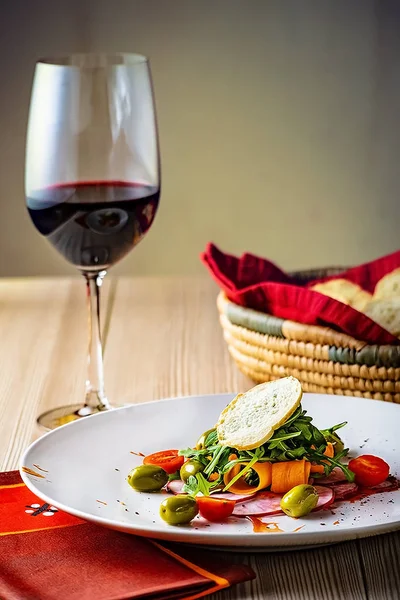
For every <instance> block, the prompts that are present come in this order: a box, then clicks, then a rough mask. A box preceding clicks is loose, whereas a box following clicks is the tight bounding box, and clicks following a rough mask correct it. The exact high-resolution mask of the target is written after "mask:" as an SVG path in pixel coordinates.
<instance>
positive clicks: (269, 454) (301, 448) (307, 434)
mask: <svg viewBox="0 0 400 600" xmlns="http://www.w3.org/2000/svg"><path fill="white" fill-rule="evenodd" d="M346 424H347V423H346V422H344V423H339V424H338V425H334V426H333V427H330V428H329V429H324V430H320V429H318V428H317V427H315V425H313V423H312V417H309V416H308V415H307V414H306V411H305V410H303V408H302V407H301V406H299V407H298V408H297V409H296V410H295V412H294V413H293V415H292V416H291V417H290V418H289V419H288V420H287V421H286V422H285V423H284V424H283V425H282V426H281V427H279V429H277V430H276V431H275V432H274V435H273V436H272V437H271V438H270V439H269V440H268V441H267V442H265V444H263V445H262V446H260V447H259V448H255V449H254V450H237V449H235V448H230V447H228V446H221V444H219V442H218V436H217V432H216V430H215V429H213V430H211V431H210V432H209V433H208V435H207V436H206V439H205V440H204V447H203V448H201V449H200V450H197V449H196V448H186V449H183V450H180V451H179V454H180V455H181V456H184V457H185V458H187V459H194V460H196V461H199V462H200V463H201V464H202V465H204V471H203V474H201V473H198V474H197V475H196V477H190V478H189V480H188V482H187V484H186V485H185V488H187V490H186V489H185V488H184V490H185V491H188V493H198V492H201V493H202V494H204V495H208V494H209V493H210V491H211V490H212V489H215V488H216V487H221V484H223V475H224V473H226V472H227V471H229V470H230V469H231V468H232V467H233V466H234V465H236V464H239V463H241V464H243V463H245V466H244V467H243V468H242V469H241V471H240V472H239V473H238V474H237V475H236V476H235V477H234V478H233V479H232V480H231V481H230V482H229V484H228V485H227V486H226V487H225V488H224V490H228V489H229V488H230V487H231V485H233V484H234V483H235V481H237V480H238V479H240V478H241V477H243V476H246V474H248V475H247V477H248V478H249V477H250V475H251V473H252V466H253V465H254V464H255V463H256V462H280V461H289V460H301V459H303V458H304V459H307V460H309V461H311V462H314V463H317V464H319V465H322V466H323V467H324V475H323V476H329V475H330V473H331V472H332V470H333V469H334V468H335V467H339V468H340V469H342V471H343V473H344V475H345V476H346V479H347V480H348V481H354V473H353V472H352V471H350V469H348V467H347V466H346V465H344V464H343V463H342V462H341V460H342V459H343V458H344V457H345V456H347V454H348V452H349V450H348V448H344V444H343V443H342V441H341V439H340V437H339V436H338V435H337V433H336V431H337V430H338V429H340V428H342V427H344V426H345V425H346ZM328 441H330V442H332V443H333V444H334V447H335V456H334V457H333V458H330V457H327V456H325V455H324V452H325V450H326V448H327V443H328ZM212 473H217V475H218V479H216V480H215V481H213V482H209V481H207V478H208V477H209V476H210V475H211V474H212ZM317 477H318V475H317ZM250 480H251V479H250ZM189 489H190V490H192V491H191V492H189Z"/></svg>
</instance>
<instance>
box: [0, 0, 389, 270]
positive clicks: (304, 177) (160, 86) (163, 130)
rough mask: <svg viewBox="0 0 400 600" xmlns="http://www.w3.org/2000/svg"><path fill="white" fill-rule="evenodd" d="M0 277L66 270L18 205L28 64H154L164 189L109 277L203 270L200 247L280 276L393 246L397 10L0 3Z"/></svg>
mask: <svg viewBox="0 0 400 600" xmlns="http://www.w3.org/2000/svg"><path fill="white" fill-rule="evenodd" d="M0 8H1V13H0V124H1V136H0V169H1V172H0V207H1V211H0V275H2V276H6V275H7V276H9V275H11V276H13V275H26V274H31V275H36V274H46V275H47V274H61V273H65V274H72V273H73V272H74V270H73V268H72V267H71V266H69V265H68V264H67V263H66V262H64V260H63V259H62V258H61V257H59V256H58V255H57V253H56V252H55V251H54V250H53V249H52V248H51V247H50V246H49V245H48V244H47V242H46V241H45V240H44V239H43V238H41V237H40V235H39V234H38V233H37V232H36V231H35V230H34V228H33V226H32V225H31V223H30V220H29V217H28V215H27V213H26V211H25V205H24V181H23V177H24V145H25V131H26V123H27V114H28V108H29V97H30V87H31V81H32V74H33V68H34V63H35V60H36V59H37V58H38V57H40V56H42V55H48V54H52V53H60V52H68V51H88V50H101V51H127V52H129V51H131V52H140V53H144V54H147V55H148V56H149V57H150V60H151V64H152V70H153V77H154V84H155V90H156V101H157V107H158V118H159V126H160V136H161V152H162V169H163V189H162V196H161V204H160V210H159V213H158V216H157V218H156V221H155V224H154V226H153V228H152V230H151V231H150V233H149V234H148V236H147V238H146V239H145V240H144V241H143V242H142V243H141V244H140V245H139V246H138V247H137V248H136V249H135V250H134V251H133V252H132V253H131V254H130V255H129V256H128V258H126V259H125V260H124V261H123V262H121V263H120V264H119V265H118V266H116V267H115V268H114V272H115V273H124V274H133V273H135V274H158V273H195V272H203V271H204V268H203V267H202V265H201V264H200V262H199V259H198V255H199V253H200V252H201V251H202V250H203V249H204V247H205V245H206V243H207V242H208V241H211V240H212V241H214V242H215V243H216V244H217V245H220V246H221V247H222V248H223V249H225V250H227V251H230V252H234V253H241V252H243V251H252V252H255V253H259V254H262V255H265V256H268V257H269V258H271V259H272V260H274V261H276V262H277V263H279V264H280V265H282V266H283V267H286V268H303V267H309V266H320V265H326V264H350V263H358V262H361V261H365V260H369V259H372V258H374V257H376V256H379V255H382V254H385V253H388V252H391V251H393V250H396V249H397V248H398V247H399V236H398V229H399V223H400V203H399V192H400V180H399V168H398V162H399V146H400V120H399V111H400V35H399V31H400V4H399V3H398V2H397V1H396V0H393V1H392V0H376V1H375V2H374V1H372V0H248V1H245V0H168V1H162V0H112V1H111V0H80V1H77V0H74V1H71V0H58V1H57V2H54V1H51V0H29V1H28V0H12V1H11V0H9V1H8V2H7V1H6V0H3V1H2V2H1V6H0Z"/></svg>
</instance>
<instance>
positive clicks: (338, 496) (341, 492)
mask: <svg viewBox="0 0 400 600" xmlns="http://www.w3.org/2000/svg"><path fill="white" fill-rule="evenodd" d="M332 489H333V491H334V493H335V500H344V499H345V498H348V497H349V496H354V494H355V493H356V492H357V491H358V485H357V484H356V483H338V484H337V485H335V486H334V487H333V488H332Z"/></svg>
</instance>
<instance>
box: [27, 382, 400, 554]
mask: <svg viewBox="0 0 400 600" xmlns="http://www.w3.org/2000/svg"><path fill="white" fill-rule="evenodd" d="M235 395H236V393H235V392H221V393H209V394H189V395H178V396H167V397H164V398H160V399H155V400H149V401H147V402H140V403H135V404H129V405H124V406H119V407H116V408H114V409H112V411H104V412H101V413H97V414H95V415H90V419H91V421H90V422H93V419H94V418H98V419H99V418H106V417H105V415H107V414H109V413H110V412H112V413H115V412H121V411H135V410H137V409H138V408H139V409H140V407H142V406H147V405H154V404H160V403H163V402H172V401H185V400H187V399H194V398H211V397H218V398H221V397H222V398H224V397H226V399H228V398H232V397H234V396H235ZM316 396H319V397H322V398H325V399H330V400H331V399H332V395H331V394H320V393H318V394H315V393H311V392H305V393H304V395H303V397H306V398H307V397H308V398H313V397H314V398H315V397H316ZM335 396H336V395H335ZM336 398H341V399H343V400H346V401H352V400H356V401H358V402H360V403H364V402H370V401H371V400H370V399H367V398H360V397H358V396H344V395H337V396H336ZM375 402H380V403H382V401H379V400H375ZM385 405H386V406H387V409H388V410H399V409H400V407H399V408H396V409H394V408H393V407H394V406H397V405H396V404H393V403H385ZM389 406H391V408H389ZM86 421H87V419H86V418H85V419H80V420H77V421H73V422H70V423H66V424H65V425H62V426H61V427H58V428H57V429H54V430H52V431H49V432H47V433H45V434H44V435H42V436H41V437H39V438H38V439H36V440H34V441H33V442H32V443H31V444H30V445H29V446H28V447H27V448H26V449H25V451H24V452H23V453H22V455H21V457H20V460H19V463H18V470H19V473H20V476H21V478H22V480H23V482H24V483H25V485H26V486H27V487H28V488H29V489H30V490H31V491H32V492H33V493H34V494H35V495H36V496H38V497H39V498H41V499H42V500H44V501H45V502H48V503H49V504H51V505H53V506H55V507H56V508H58V509H59V510H61V511H64V512H66V513H68V514H70V515H73V516H75V517H77V518H79V519H82V520H83V521H86V522H90V523H95V524H97V525H100V526H103V527H107V528H110V529H115V530H119V531H125V532H127V533H130V534H133V535H138V536H141V537H148V538H153V539H158V540H163V541H175V542H182V543H186V544H200V545H202V546H203V545H205V546H212V547H215V546H220V547H222V546H226V547H228V546H229V547H232V546H235V545H238V544H239V545H241V546H242V547H245V548H248V549H251V548H252V547H254V548H260V547H264V548H265V551H268V550H272V549H273V547H275V548H280V549H287V550H290V549H296V547H299V546H303V547H304V546H307V547H312V546H313V544H314V542H313V541H306V540H308V539H310V538H315V537H316V538H317V539H318V540H320V541H316V543H315V545H321V544H333V543H339V542H342V541H343V542H344V541H349V540H354V539H359V538H364V537H370V536H374V535H379V534H384V533H389V532H394V531H396V530H399V529H400V518H399V519H398V520H396V521H394V522H393V521H391V522H390V523H387V524H385V523H374V524H371V525H368V524H362V525H361V524H357V525H354V526H353V527H352V528H351V529H350V528H347V529H345V530H344V531H343V529H340V528H338V529H336V530H327V531H326V532H316V531H314V532H310V531H307V530H306V531H302V530H301V531H298V532H296V536H294V535H293V532H279V533H278V532H268V533H257V534H254V533H253V532H252V531H249V532H248V533H232V532H231V533H229V534H224V533H221V532H219V531H207V532H198V531H194V530H193V529H189V528H177V527H173V526H169V527H165V525H163V527H162V528H161V527H160V526H158V525H148V524H146V523H144V524H141V525H140V526H138V525H137V524H135V523H126V522H125V521H119V520H116V519H110V518H106V517H102V516H100V515H94V514H91V513H86V512H84V511H82V510H80V509H76V508H74V507H70V506H68V505H65V504H64V503H62V502H59V501H58V500H54V499H53V498H51V496H49V495H47V494H46V493H45V492H42V491H41V490H40V489H38V488H37V487H36V485H35V483H36V482H35V481H34V480H31V479H30V476H29V474H28V473H26V472H24V470H23V467H24V466H25V465H26V464H27V457H28V456H29V454H30V453H31V452H33V451H34V450H35V449H36V447H37V446H40V445H41V444H42V443H43V440H45V439H47V438H48V437H49V436H50V437H51V436H56V435H58V432H59V431H60V430H65V429H66V428H68V427H75V428H77V427H79V423H81V424H82V423H85V422H86ZM279 516H281V515H279ZM277 536H278V537H277ZM278 540H279V542H280V543H276V542H278ZM294 540H296V543H293V541H294ZM297 540H298V542H297ZM321 540H324V541H321ZM269 542H270V543H269Z"/></svg>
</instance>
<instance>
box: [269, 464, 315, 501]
mask: <svg viewBox="0 0 400 600" xmlns="http://www.w3.org/2000/svg"><path fill="white" fill-rule="evenodd" d="M310 469H311V464H310V463H309V462H308V461H307V460H304V459H302V460H288V461H285V462H277V463H274V464H273V465H272V482H271V492H275V493H276V494H286V492H288V491H289V490H291V489H292V488H293V487H295V486H296V485H301V484H302V483H308V478H309V477H310Z"/></svg>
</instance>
